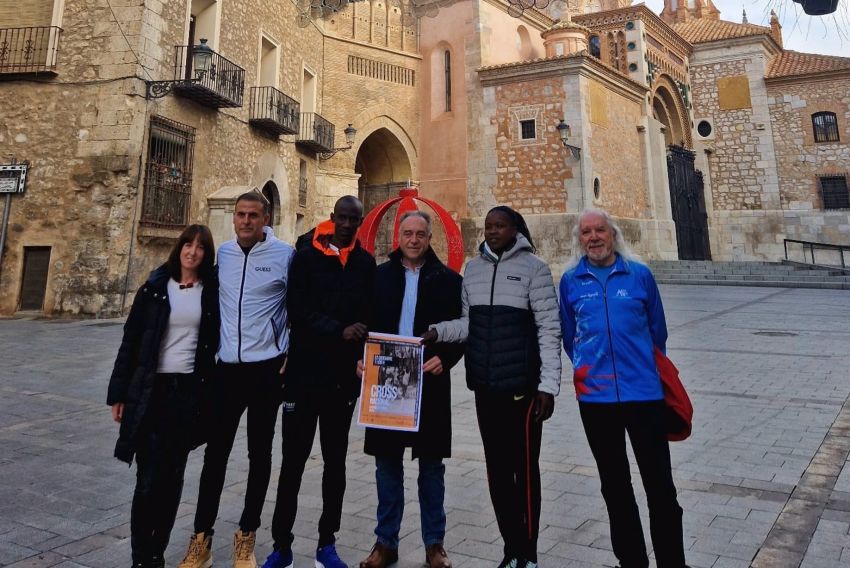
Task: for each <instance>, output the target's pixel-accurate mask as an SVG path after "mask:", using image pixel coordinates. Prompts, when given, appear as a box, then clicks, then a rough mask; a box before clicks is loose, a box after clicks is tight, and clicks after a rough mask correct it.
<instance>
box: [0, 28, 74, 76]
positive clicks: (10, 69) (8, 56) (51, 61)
mask: <svg viewBox="0 0 850 568" xmlns="http://www.w3.org/2000/svg"><path fill="white" fill-rule="evenodd" d="M61 36H62V28H60V27H57V26H40V27H31V28H0V73H2V74H8V73H51V74H55V73H56V71H55V69H56V56H57V55H58V53H59V38H60V37H61Z"/></svg>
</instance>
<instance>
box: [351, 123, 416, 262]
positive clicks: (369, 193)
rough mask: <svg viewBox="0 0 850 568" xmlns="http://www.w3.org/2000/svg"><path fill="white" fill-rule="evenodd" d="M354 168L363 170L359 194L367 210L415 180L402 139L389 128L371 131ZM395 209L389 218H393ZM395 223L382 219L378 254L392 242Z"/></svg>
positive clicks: (382, 252) (377, 255)
mask: <svg viewBox="0 0 850 568" xmlns="http://www.w3.org/2000/svg"><path fill="white" fill-rule="evenodd" d="M354 171H355V172H356V173H358V174H360V178H359V180H358V194H359V195H358V197H359V198H360V200H361V201H362V202H363V209H364V211H365V212H366V213H368V212H369V211H371V210H372V209H373V208H374V207H375V206H376V205H378V204H379V203H381V202H383V201H386V200H387V199H389V198H391V197H395V196H397V195H398V192H399V190H400V189H401V188H402V187H406V186H407V185H408V183H409V182H410V181H411V179H410V178H411V173H412V168H411V165H410V158H409V157H408V155H407V151H406V150H405V149H404V146H403V145H402V143H401V141H400V140H399V139H398V138H397V137H396V135H395V134H393V133H392V132H390V131H389V130H388V129H387V128H378V129H377V130H375V131H374V132H372V133H371V134H369V135H368V136H367V137H366V138H365V139H364V140H363V143H362V144H361V145H360V148H359V150H358V151H357V158H356V160H355V163H354ZM394 216H395V211H392V212H391V215H387V217H385V219H386V218H389V219H390V220H392V218H394ZM391 225H392V223H391V222H386V223H382V225H381V229H380V231H379V233H378V238H377V241H376V245H375V258H377V259H379V261H380V259H382V258H384V256H385V254H386V253H387V252H389V250H390V247H391V246H392V227H391Z"/></svg>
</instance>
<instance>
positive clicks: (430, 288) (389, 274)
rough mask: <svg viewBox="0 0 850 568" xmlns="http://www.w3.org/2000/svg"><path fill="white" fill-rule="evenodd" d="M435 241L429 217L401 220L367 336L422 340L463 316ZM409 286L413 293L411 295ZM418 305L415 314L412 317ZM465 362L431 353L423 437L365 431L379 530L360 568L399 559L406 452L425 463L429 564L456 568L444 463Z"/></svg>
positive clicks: (380, 274)
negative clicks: (458, 373)
mask: <svg viewBox="0 0 850 568" xmlns="http://www.w3.org/2000/svg"><path fill="white" fill-rule="evenodd" d="M430 238H431V223H430V218H429V217H428V216H427V215H426V214H424V213H422V212H421V211H412V212H408V213H406V214H405V215H404V216H402V218H401V221H400V223H399V248H398V250H396V251H394V252H393V253H392V254H391V255H390V259H389V261H388V262H385V263H384V264H382V265H380V266H379V267H378V269H377V271H376V272H375V283H374V293H373V299H372V306H373V308H372V319H371V321H370V323H369V331H374V332H379V333H380V332H383V333H392V334H401V335H408V336H418V335H420V334H422V333H424V332H425V331H426V330H427V329H428V326H429V325H431V324H433V323H437V322H440V321H443V320H445V319H454V318H457V317H459V316H460V314H461V309H462V306H461V283H462V279H461V277H460V275H459V274H457V273H455V272H453V271H452V270H450V269H448V268H446V266H445V265H444V264H443V263H442V262H440V260H439V259H438V258H437V255H436V254H434V251H433V250H431V248H430ZM414 282H415V286H416V288H415V291H414V290H413V286H414ZM408 285H410V288H411V290H407V288H408ZM414 292H415V293H414ZM405 300H407V301H405ZM413 301H415V308H413V309H412V310H411V309H410V308H411V306H412V304H411V302H413ZM405 306H407V309H405ZM411 316H412V317H411ZM411 320H412V321H411ZM462 356H463V346H462V345H458V344H444V343H440V344H434V345H429V346H427V347H426V348H425V354H424V359H423V361H424V364H423V368H422V370H423V379H422V383H421V385H422V387H421V388H422V401H421V411H420V423H419V431H418V432H400V431H394V430H382V429H377V428H367V429H366V442H365V446H366V447H365V451H366V453H367V454H370V455H373V456H375V466H376V467H375V477H376V485H377V490H378V511H377V517H378V519H377V521H378V523H377V526H376V528H375V535H376V537H377V539H376V543H375V546H374V547H373V549H372V552H371V553H370V554H369V557H368V558H366V559H365V560H364V561H363V562H361V563H360V567H361V568H385V567H386V566H387V565H389V564H391V563H393V562H395V561H396V560H397V559H398V543H399V529H400V527H401V520H402V516H403V512H404V486H403V484H404V468H403V457H404V451H405V448H411V449H412V454H413V458H415V459H418V461H419V478H418V485H419V510H420V517H421V520H422V523H421V525H422V540H423V543H424V544H425V563H426V565H427V566H429V567H432V568H445V567H450V566H451V563H450V562H449V559H448V555H447V554H446V551H445V548H443V538H444V537H445V525H446V515H445V508H444V505H443V500H444V496H445V483H444V476H445V465H443V461H442V460H443V458H447V457H449V456H450V455H451V443H452V417H451V374H450V369H451V368H452V367H453V366H454V365H455V364H456V363H457V362H458V361H459V360H460V358H461V357H462Z"/></svg>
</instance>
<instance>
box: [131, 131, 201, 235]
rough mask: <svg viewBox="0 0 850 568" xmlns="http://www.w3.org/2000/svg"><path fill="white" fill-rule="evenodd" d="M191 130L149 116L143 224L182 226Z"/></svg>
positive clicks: (186, 215) (191, 149)
mask: <svg viewBox="0 0 850 568" xmlns="http://www.w3.org/2000/svg"><path fill="white" fill-rule="evenodd" d="M194 153H195V129H194V128H192V127H191V126H187V125H185V124H180V123H179V122H175V121H173V120H168V119H167V118H162V117H159V116H153V117H151V122H150V140H149V142H148V158H147V164H146V165H145V189H144V192H145V193H144V199H143V201H142V217H141V223H142V224H143V225H148V226H154V227H175V228H176V227H184V226H185V225H186V223H187V222H188V219H189V206H190V204H191V200H192V162H193V157H194Z"/></svg>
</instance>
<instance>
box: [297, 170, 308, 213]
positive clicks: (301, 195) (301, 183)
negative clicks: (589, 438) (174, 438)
mask: <svg viewBox="0 0 850 568" xmlns="http://www.w3.org/2000/svg"><path fill="white" fill-rule="evenodd" d="M298 206H299V207H307V178H306V177H303V176H302V177H300V178H298Z"/></svg>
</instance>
